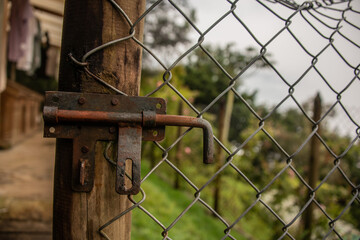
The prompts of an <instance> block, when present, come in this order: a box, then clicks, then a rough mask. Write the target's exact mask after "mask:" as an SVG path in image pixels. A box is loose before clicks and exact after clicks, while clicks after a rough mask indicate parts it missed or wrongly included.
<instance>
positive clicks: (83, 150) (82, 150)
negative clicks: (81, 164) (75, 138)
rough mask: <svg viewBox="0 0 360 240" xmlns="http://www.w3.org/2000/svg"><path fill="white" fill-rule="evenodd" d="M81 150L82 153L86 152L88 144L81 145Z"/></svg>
mask: <svg viewBox="0 0 360 240" xmlns="http://www.w3.org/2000/svg"><path fill="white" fill-rule="evenodd" d="M81 152H82V153H87V152H89V147H88V146H82V147H81Z"/></svg>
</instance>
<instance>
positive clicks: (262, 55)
mask: <svg viewBox="0 0 360 240" xmlns="http://www.w3.org/2000/svg"><path fill="white" fill-rule="evenodd" d="M108 2H109V3H110V4H111V5H112V6H113V7H114V8H115V9H116V10H117V11H118V12H119V15H120V16H121V17H122V18H124V19H125V20H126V22H127V24H128V27H129V34H128V35H127V36H123V37H122V38H120V39H115V40H113V41H111V42H108V43H105V44H103V45H101V46H98V47H97V48H95V49H93V50H91V51H89V52H88V53H86V54H85V55H84V56H82V57H81V60H78V59H76V58H75V57H74V56H72V55H71V53H69V55H70V57H71V59H72V60H73V61H74V62H75V63H76V64H78V65H79V66H81V67H83V68H84V71H85V72H86V73H87V74H89V75H90V76H92V77H93V79H94V80H96V81H99V82H100V83H102V84H104V85H106V86H108V87H109V88H111V89H113V90H114V91H115V92H116V93H118V94H123V95H124V94H125V93H123V92H121V91H119V90H117V89H116V88H114V87H112V86H111V85H109V84H108V83H106V81H105V80H103V79H101V78H100V77H99V76H97V75H95V74H94V73H92V72H91V71H90V70H89V68H88V65H89V64H88V63H87V59H88V58H91V56H92V55H93V54H96V53H97V52H98V51H99V50H101V49H103V48H106V47H108V46H110V45H114V44H121V42H123V41H135V42H136V43H137V44H139V45H140V46H141V47H142V49H143V51H144V53H145V54H147V55H148V58H149V59H150V62H151V63H150V65H151V66H154V68H155V69H158V71H162V79H156V80H154V81H153V82H151V83H150V84H151V89H150V90H148V92H145V93H144V94H143V95H144V96H155V95H157V94H160V95H161V93H162V92H163V91H170V92H171V95H173V96H174V99H180V100H181V101H182V102H183V103H184V104H185V105H186V108H187V109H189V110H190V114H195V115H196V116H197V117H204V118H210V120H211V114H210V113H209V112H211V109H213V108H214V107H216V106H218V105H219V103H220V101H223V100H224V99H225V98H226V97H227V96H228V95H229V94H230V93H232V94H233V95H234V96H235V100H234V101H235V102H240V103H241V104H242V105H243V106H245V107H246V109H247V112H248V113H249V114H250V115H251V117H252V118H253V119H254V121H255V122H256V124H257V125H256V127H254V126H252V128H251V129H250V130H249V132H248V133H247V135H246V137H244V138H243V140H242V141H241V142H237V143H233V144H228V143H225V142H223V141H221V139H220V140H219V136H218V135H217V134H215V135H214V139H215V141H216V142H217V144H218V146H219V147H220V148H221V149H222V150H221V151H223V153H224V154H225V155H224V157H223V158H224V159H223V162H221V165H220V166H218V168H216V169H215V170H214V171H213V172H212V173H211V174H207V175H206V176H203V177H202V181H196V183H195V181H194V180H193V179H194V178H193V176H192V175H191V173H188V172H186V171H184V169H181V168H179V167H178V166H177V164H175V163H174V161H173V158H174V157H173V156H172V155H171V154H170V153H171V151H174V150H173V149H175V148H176V147H177V146H178V145H179V144H180V142H182V141H184V139H186V137H187V135H189V134H191V133H192V132H193V131H194V130H192V129H187V130H186V131H184V132H183V133H181V134H180V135H179V137H178V138H177V139H174V140H173V141H172V142H171V143H168V144H166V146H165V144H163V143H158V142H154V143H153V144H155V146H156V147H157V148H158V150H160V151H161V154H162V157H161V159H158V161H157V162H156V165H155V166H152V167H151V168H150V169H149V170H147V171H146V173H145V175H144V176H143V179H142V183H144V182H146V181H147V180H148V179H149V177H151V176H152V175H154V174H155V172H158V171H159V169H162V168H163V167H164V166H167V167H168V168H170V169H172V171H173V172H174V173H175V174H177V175H178V176H179V177H180V178H181V179H182V181H183V182H184V183H186V186H187V187H186V188H187V189H191V192H192V193H193V198H192V200H191V202H189V203H188V204H187V205H186V206H185V207H184V208H183V210H182V212H180V213H178V215H177V217H176V218H174V219H170V220H169V221H168V222H167V223H164V222H162V221H160V220H159V219H158V218H157V215H156V212H152V211H149V210H148V209H146V208H145V203H146V201H147V199H148V198H152V197H155V198H156V196H152V193H151V192H146V190H144V189H142V190H141V195H142V198H141V199H140V200H135V199H138V197H137V198H134V197H132V196H129V200H130V201H131V202H132V203H133V204H134V205H133V206H132V207H131V208H130V209H128V210H126V211H125V212H123V213H120V214H119V215H117V216H114V218H113V219H111V220H109V222H107V223H104V225H103V226H102V227H101V228H100V229H99V231H100V234H102V236H104V237H105V238H107V239H108V237H107V235H106V227H108V226H109V225H111V223H112V222H114V221H116V220H117V219H119V218H120V217H122V216H123V215H124V214H126V213H128V212H130V211H132V210H134V209H138V210H141V211H142V212H144V213H145V214H146V216H147V217H148V218H149V219H151V220H152V221H153V222H154V223H155V224H157V225H158V226H159V227H160V229H162V230H161V231H160V232H159V238H162V239H172V238H171V236H172V231H171V230H172V229H174V228H176V227H177V226H179V225H181V220H182V219H183V218H184V216H186V215H188V214H191V211H192V209H193V208H194V206H195V205H200V206H202V207H203V208H204V209H206V210H207V211H208V212H209V213H210V214H209V218H215V219H217V220H218V221H219V223H221V224H223V230H224V234H223V237H222V239H237V237H236V236H235V235H234V234H232V232H233V231H232V230H234V231H241V227H239V226H241V224H242V222H243V221H245V220H244V219H247V216H249V215H251V213H252V212H254V211H255V210H254V209H256V208H261V209H262V211H263V212H264V213H265V214H267V215H270V216H271V218H272V219H273V220H274V221H275V222H277V223H278V225H277V226H278V230H280V231H281V232H282V233H281V234H279V235H278V236H277V239H296V236H295V235H294V229H295V228H296V226H298V225H299V222H300V219H301V217H302V216H303V215H304V212H305V211H306V210H307V209H308V208H309V206H310V205H313V206H315V208H316V209H317V212H318V213H319V214H321V215H322V216H323V217H324V218H325V221H326V222H327V224H328V227H327V229H326V231H325V232H322V233H321V237H322V239H333V238H335V239H343V237H344V236H343V234H344V233H343V232H342V229H341V227H339V222H340V221H341V220H342V218H343V216H344V214H346V212H348V211H349V208H351V207H355V208H359V203H360V196H359V186H360V185H359V184H360V183H359V182H353V179H351V178H350V177H349V171H351V169H343V165H342V160H343V158H344V157H345V156H346V154H347V153H348V152H349V151H350V149H352V148H353V147H354V146H356V145H358V138H359V134H360V130H359V127H360V126H359V121H358V115H357V112H358V111H356V110H355V111H353V109H354V108H355V107H356V106H358V105H357V102H358V100H359V99H358V97H357V93H356V92H357V90H358V89H359V85H358V84H359V80H360V79H359V66H360V59H359V56H360V55H359V49H360V48H359V44H360V41H359V36H360V34H359V30H360V28H359V27H360V26H359V23H360V17H359V16H360V14H359V13H360V6H359V2H356V1H351V0H338V1H336V0H322V1H293V0H256V1H252V2H251V3H250V2H249V1H244V2H243V1H236V0H234V1H230V0H228V1H216V4H215V3H209V5H214V6H216V5H219V9H217V10H216V12H217V14H216V16H212V18H211V22H204V21H203V22H200V23H197V22H196V21H194V20H193V18H192V17H191V16H190V15H189V13H188V11H186V8H185V7H184V6H183V5H182V4H180V2H178V1H175V0H167V1H165V0H158V1H151V2H148V4H147V5H148V7H147V10H146V11H145V12H144V13H143V14H142V16H141V17H140V18H139V19H137V20H136V21H134V22H132V21H131V20H130V19H129V18H128V16H127V14H126V12H125V11H124V10H123V9H122V8H121V7H120V6H119V5H118V4H117V3H116V1H113V0H108ZM161 4H168V5H169V6H170V7H171V9H172V11H174V12H175V13H176V14H177V15H178V16H180V17H181V19H182V20H183V21H184V22H185V23H186V24H188V25H189V27H190V29H191V30H190V31H191V38H192V39H191V40H190V41H189V42H190V43H187V44H186V45H185V47H184V46H183V47H180V48H179V49H177V51H175V52H174V53H173V54H170V56H169V54H162V53H160V52H158V51H157V50H156V49H152V48H151V47H150V46H148V45H147V44H146V43H142V42H140V41H139V40H138V39H136V38H135V32H136V30H137V25H138V24H139V22H141V21H145V19H146V18H148V17H151V16H153V15H152V14H155V13H156V9H157V8H158V7H159V6H160V5H161ZM206 4H208V3H207V2H205V1H204V2H203V3H201V4H199V6H200V7H199V9H200V10H199V11H201V8H202V6H204V5H206ZM220 6H221V7H220ZM246 6H253V11H254V12H252V13H251V12H250V13H249V12H248V11H247V10H248V9H247V8H246ZM204 8H205V7H204ZM221 8H223V9H226V10H224V11H221ZM250 8H251V7H250ZM255 11H260V12H261V13H260V14H263V15H266V18H261V17H260V16H259V15H256V12H255ZM251 14H253V15H254V16H256V18H254V17H253V16H251ZM249 19H250V20H249ZM268 19H271V20H272V21H271V22H269V21H267V20H268ZM271 26H272V27H271ZM145 28H146V22H145ZM219 29H220V30H219ZM225 30H231V31H230V32H228V33H227V35H223V34H222V33H223V32H224V31H225ZM218 31H220V33H221V34H219V32H218ZM235 33H239V34H238V35H236V34H235ZM169 34H171V32H169ZM216 35H217V36H216ZM234 36H235V37H234ZM239 36H240V38H239ZM145 38H146V36H145ZM215 38H218V39H223V40H219V41H220V42H218V43H219V44H223V45H224V43H226V42H230V41H232V40H229V39H235V41H234V42H235V44H238V46H239V47H240V48H242V47H245V45H250V46H251V47H252V48H253V49H255V50H253V51H252V52H254V51H255V54H252V56H251V58H250V59H249V60H248V61H247V62H246V64H245V65H243V66H241V67H240V68H239V69H237V71H236V72H229V71H228V67H227V66H226V65H224V64H223V62H222V61H220V60H219V59H218V56H217V55H216V53H215V52H214V51H213V49H211V48H209V47H208V44H209V43H212V42H213V43H214V42H216V39H215ZM221 41H223V42H221ZM195 51H200V52H201V53H202V56H203V57H206V58H207V59H210V60H211V61H212V63H213V67H214V68H217V69H218V70H219V71H220V72H221V74H222V75H223V76H225V77H226V78H227V87H225V88H224V89H218V90H219V92H220V93H219V94H218V95H217V96H216V97H215V98H214V99H209V100H208V102H207V104H206V105H202V106H201V107H199V106H198V105H195V104H194V102H193V100H192V99H191V98H189V97H187V95H186V94H184V93H183V92H182V87H181V86H179V85H178V84H176V83H174V74H173V71H175V69H176V67H178V66H181V65H184V64H186V63H188V62H189V61H190V60H189V59H190V57H191V56H192V54H193V53H194V52H195ZM198 61H202V59H198ZM259 62H261V64H263V65H265V66H266V68H263V69H259V68H256V66H257V64H259ZM264 76H265V77H264ZM259 78H260V79H263V80H262V82H261V81H260V85H261V83H264V84H265V85H264V86H263V87H262V86H260V88H261V87H262V89H260V90H259V95H260V98H261V97H263V101H264V102H267V103H268V104H265V105H264V106H265V108H266V111H264V110H261V109H259V108H258V107H257V106H256V105H254V103H253V102H252V101H250V100H249V99H248V98H247V97H246V94H247V93H246V90H249V89H251V87H252V86H254V85H252V82H254V81H256V79H259ZM160 80H161V82H159V81H160ZM193 81H196V79H194V80H193ZM239 83H241V84H240V87H239ZM247 84H248V85H247ZM271 85H274V86H271ZM266 87H269V88H270V90H267V89H266ZM275 87H276V88H277V89H275V90H274V91H275V92H274V91H272V90H273V89H274V88H275ZM266 91H268V93H266ZM269 91H270V93H269ZM317 91H320V92H321V94H322V95H324V94H325V100H326V103H327V105H326V107H325V110H324V111H323V112H322V114H321V117H320V118H319V119H313V117H312V111H311V110H309V109H308V108H307V107H306V106H305V105H306V104H305V103H306V101H305V100H306V99H307V98H308V97H309V93H311V94H313V95H314V93H316V92H317ZM267 94H268V96H267ZM289 106H292V107H296V108H297V109H298V110H299V111H300V112H301V114H302V117H303V118H304V119H305V121H306V122H307V123H308V124H309V125H311V126H312V129H311V131H309V132H308V133H307V135H306V136H305V137H304V138H303V139H301V141H300V142H299V141H297V142H296V143H295V142H294V144H298V145H296V146H293V148H292V149H290V150H289V148H287V147H284V146H282V143H280V142H279V141H278V139H277V137H276V134H275V133H274V130H273V129H270V130H269V128H270V127H269V126H268V125H267V123H269V122H270V119H273V118H276V117H277V114H278V113H279V112H281V111H285V110H286V109H287V107H289ZM284 109H285V110H284ZM335 111H336V112H337V113H339V112H340V113H341V114H340V115H341V116H342V117H339V118H335V119H336V120H328V119H334V118H332V115H333V114H334V112H335ZM327 121H329V123H327ZM335 121H340V122H341V123H340V126H338V128H340V132H341V131H342V133H341V134H345V135H346V136H348V137H349V138H351V140H350V141H349V142H348V144H347V146H346V147H344V148H343V149H342V150H341V151H340V152H339V151H337V150H336V151H335V150H334V149H333V147H332V145H331V144H329V141H328V139H327V138H326V137H324V136H323V135H322V133H321V131H320V125H321V126H323V125H325V124H327V126H328V127H330V128H331V129H335V127H336V126H335V124H334V122H335ZM344 121H347V124H343V123H344ZM230 131H231V127H230ZM334 131H335V130H334ZM339 134H340V133H339ZM294 135H296V133H294ZM259 136H262V137H263V138H265V139H266V141H268V142H270V144H271V145H273V146H274V148H275V149H276V151H277V152H278V153H279V156H280V157H279V161H280V163H281V164H282V165H279V166H281V167H280V168H279V167H278V168H276V169H272V170H270V168H269V169H265V171H272V172H271V174H267V175H268V177H267V178H266V182H265V183H264V184H263V185H261V184H259V183H257V182H256V181H254V180H253V179H251V178H249V177H248V174H247V173H246V172H245V171H244V170H243V169H242V165H241V164H239V162H244V161H246V157H242V156H246V152H247V151H250V150H249V144H251V143H252V142H254V141H260V139H258V138H259ZM314 138H315V139H317V140H318V141H319V142H320V144H321V147H322V148H323V149H324V152H325V153H326V155H327V156H329V158H330V159H331V161H329V162H328V165H327V168H326V174H324V177H323V178H322V179H319V181H318V182H317V183H316V186H315V187H314V186H310V185H309V183H308V180H307V177H308V176H306V175H305V174H304V173H306V171H303V170H302V169H300V167H299V166H300V164H299V163H298V162H299V161H300V160H301V159H300V160H299V159H298V158H299V156H301V155H300V154H301V152H303V151H304V148H306V146H307V145H308V144H309V143H310V141H311V139H314ZM290 141H291V140H290ZM194 144H196V143H194ZM110 145H111V144H110V143H109V145H108V148H107V149H106V150H105V153H104V155H105V158H106V159H107V160H108V161H109V162H110V163H111V164H114V163H113V161H112V160H111V159H112V157H111V156H109V155H108V150H109V147H110ZM239 156H240V157H241V158H240V159H241V160H240V161H239ZM192 157H194V156H192ZM196 157H201V156H196ZM358 161H359V160H358ZM192 162H194V161H192ZM331 162H332V163H331ZM250 164H254V166H253V169H254V171H256V168H257V166H256V165H255V163H250ZM263 170H264V169H263ZM228 172H231V173H232V175H231V176H233V177H234V178H236V179H237V181H239V182H241V184H246V185H247V186H250V187H251V188H252V192H249V193H248V194H249V196H250V197H249V198H250V199H252V200H251V201H250V202H249V201H248V202H247V203H249V204H248V205H247V206H246V207H245V208H244V209H242V210H241V211H239V212H233V213H232V214H233V216H232V217H228V216H224V215H223V214H222V213H219V212H217V211H216V210H215V209H214V208H213V207H212V206H211V204H212V203H210V202H209V198H208V197H204V196H203V195H204V194H205V193H208V192H209V191H210V192H211V189H212V187H213V184H214V181H216V179H217V178H218V177H219V176H220V175H221V176H226V175H227V174H228ZM189 174H190V175H189ZM193 174H194V173H193ZM199 174H201V173H199ZM335 174H338V175H339V176H340V178H341V179H342V181H344V182H345V184H346V186H347V189H348V198H347V201H346V202H344V203H342V205H341V206H342V208H341V210H339V211H338V214H337V215H336V216H334V215H331V214H329V213H328V212H327V207H326V206H324V205H323V204H322V203H321V202H319V200H318V199H317V193H318V192H319V191H321V189H322V187H323V186H324V184H326V183H327V182H328V181H329V179H330V178H331V177H332V176H334V175H335ZM285 175H286V176H287V175H292V176H293V177H294V179H296V181H297V182H298V183H299V185H301V187H302V188H303V189H305V193H307V192H308V193H309V195H307V196H306V198H305V201H304V202H302V203H300V204H298V206H299V207H298V208H297V209H296V210H295V212H294V213H293V214H290V215H291V216H290V217H289V214H288V215H286V214H283V210H281V209H278V207H276V206H274V204H272V203H271V201H269V197H270V196H272V195H273V193H274V189H273V186H274V184H275V182H277V181H284V176H285ZM260 176H264V177H265V173H260ZM269 176H271V177H269ZM264 179H265V178H264ZM237 181H234V184H236V182H237ZM294 181H295V180H294ZM284 184H285V185H286V184H288V185H289V183H286V182H285V183H284ZM233 187H234V188H236V186H233ZM230 189H231V187H229V186H226V187H225V186H224V187H223V191H231V190H230ZM303 197H304V196H297V198H298V200H299V201H301V200H302V198H303ZM270 198H271V197H270ZM230 199H231V200H232V201H241V199H240V198H238V197H237V196H233V197H230ZM299 201H298V202H299ZM164 207H165V208H166V206H159V208H164ZM210 215H211V216H210ZM314 224H316V223H314ZM239 229H240V230H239ZM160 233H161V235H160ZM243 234H245V233H243ZM245 235H246V234H245ZM161 236H162V237H161ZM245 238H251V236H245ZM173 239H176V236H174V238H173Z"/></svg>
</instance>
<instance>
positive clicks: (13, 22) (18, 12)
mask: <svg viewBox="0 0 360 240" xmlns="http://www.w3.org/2000/svg"><path fill="white" fill-rule="evenodd" d="M32 16H33V15H32V8H31V5H30V3H29V0H12V1H11V15H10V27H11V29H10V32H9V36H8V47H9V48H8V49H9V52H8V59H9V61H12V62H17V61H18V59H19V58H20V57H21V56H22V55H23V54H24V50H23V49H22V47H21V46H22V44H24V43H25V41H26V38H27V35H28V31H29V24H28V21H29V20H30V18H31V17H32Z"/></svg>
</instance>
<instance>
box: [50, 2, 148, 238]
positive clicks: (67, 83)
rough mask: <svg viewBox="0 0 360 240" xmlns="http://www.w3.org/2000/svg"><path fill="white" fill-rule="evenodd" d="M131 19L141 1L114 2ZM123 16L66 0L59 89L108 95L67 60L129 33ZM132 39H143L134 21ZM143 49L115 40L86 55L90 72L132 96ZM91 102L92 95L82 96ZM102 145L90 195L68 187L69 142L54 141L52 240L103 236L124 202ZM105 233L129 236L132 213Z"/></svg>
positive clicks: (102, 5) (92, 4)
mask: <svg viewBox="0 0 360 240" xmlns="http://www.w3.org/2000/svg"><path fill="white" fill-rule="evenodd" d="M115 1H116V2H117V3H118V4H119V5H120V7H121V8H122V9H123V10H124V12H125V13H126V14H127V15H128V17H129V18H130V19H131V21H133V22H135V20H136V19H137V18H138V17H139V16H140V14H142V13H143V12H144V10H145V0H132V1H127V0H115ZM129 31H130V27H129V24H128V23H127V22H126V20H125V18H124V17H123V16H122V15H121V14H120V13H119V12H118V11H117V10H116V9H115V8H114V7H113V6H112V5H111V4H110V1H107V0H92V1H85V0H66V1H65V11H64V24H63V36H62V45H61V60H60V73H59V91H72V92H88V93H112V92H111V90H109V89H108V88H106V87H104V86H103V85H101V84H99V83H98V82H96V81H95V80H94V79H93V78H92V77H91V76H89V75H86V73H85V72H84V71H83V69H82V68H81V67H80V68H79V67H78V66H77V65H75V64H74V63H73V62H72V61H71V60H70V59H69V54H70V53H71V54H72V55H73V56H74V57H75V58H76V59H78V60H81V57H82V56H83V55H84V54H85V53H87V52H88V51H90V50H92V49H94V48H95V47H98V46H100V45H102V44H104V43H106V42H109V41H111V40H114V39H119V38H122V37H125V36H128V35H129ZM135 31H136V32H135V37H136V38H137V39H139V40H140V41H142V35H143V24H138V25H136V28H135ZM141 56H142V49H141V47H140V46H139V45H137V44H136V43H135V42H134V41H133V40H132V39H129V40H126V41H124V42H120V43H117V44H115V45H112V46H110V47H107V48H105V49H103V50H100V51H99V52H97V53H95V54H93V55H91V56H90V57H89V58H88V60H87V62H88V63H89V68H90V71H91V72H93V73H95V74H96V75H97V76H99V77H101V78H102V79H104V80H105V81H107V82H108V83H110V84H111V85H112V86H114V87H116V88H117V89H119V90H121V91H122V92H125V93H126V94H128V95H130V96H137V95H138V93H139V85H140V71H141ZM86 101H91V99H86ZM103 151H104V144H102V143H98V144H97V146H96V157H95V179H94V188H93V189H92V191H91V192H89V193H84V192H74V191H73V190H72V188H71V172H72V171H71V169H72V140H68V139H58V140H57V143H56V159H55V177H54V206H53V217H54V220H53V239H104V238H103V237H102V236H101V235H100V234H99V232H98V229H99V228H100V226H102V225H103V224H104V223H106V222H107V221H109V220H110V219H112V218H113V217H114V216H115V215H117V214H119V213H121V212H122V211H124V210H125V209H127V208H128V207H129V206H131V203H130V201H129V200H128V199H127V196H120V195H119V194H117V193H116V191H115V179H116V169H114V168H113V167H112V166H111V165H110V164H109V163H108V162H107V161H106V160H105V159H104V157H103ZM104 232H105V233H106V235H107V236H109V238H110V239H130V233H131V213H128V214H126V215H125V216H123V217H122V218H120V219H119V220H117V221H116V222H114V223H113V224H111V225H110V226H109V227H108V228H106V229H104Z"/></svg>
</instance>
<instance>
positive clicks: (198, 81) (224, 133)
mask: <svg viewBox="0 0 360 240" xmlns="http://www.w3.org/2000/svg"><path fill="white" fill-rule="evenodd" d="M204 49H206V51H207V52H208V53H209V54H211V56H214V58H215V59H216V62H215V60H214V59H212V58H211V57H209V56H208V54H207V53H206V51H204ZM255 55H256V53H255V50H254V49H253V48H251V47H249V48H247V49H246V52H245V53H243V52H240V51H238V50H236V49H235V45H234V44H227V45H225V47H212V46H209V45H208V46H202V47H201V48H198V49H197V50H196V51H195V52H194V53H193V54H192V55H191V56H190V57H189V62H188V63H187V65H186V66H185V71H186V73H185V75H184V81H185V83H186V85H188V86H189V87H190V89H193V90H196V91H198V92H199V94H198V96H197V97H196V98H195V104H198V105H201V106H203V107H204V106H207V105H208V104H210V103H211V102H212V101H213V100H214V99H215V98H216V97H218V96H219V95H220V94H221V93H222V92H223V91H224V90H225V89H226V88H227V87H228V86H229V85H230V84H231V82H232V81H233V80H235V81H236V84H235V86H234V87H235V88H237V87H238V86H239V84H240V82H239V81H238V79H233V78H234V77H236V75H237V74H238V73H239V72H240V71H241V70H242V69H243V68H244V67H246V66H247V65H248V64H249V63H250V62H251V60H252V59H253V58H254V57H255ZM218 65H220V66H221V67H219V66H218ZM255 66H257V67H265V66H266V65H265V64H264V63H263V62H262V61H257V62H256V63H255ZM233 94H234V93H233V92H232V91H229V92H227V94H226V96H225V97H222V98H220V99H219V100H218V102H217V103H216V104H215V105H214V106H212V107H211V108H210V109H209V112H211V113H215V114H216V115H217V119H216V120H217V123H218V133H217V138H218V139H219V141H220V142H222V143H223V144H225V145H227V141H228V136H229V128H230V121H231V119H232V118H236V117H239V121H238V119H234V122H241V123H246V121H247V119H246V118H243V117H242V116H240V115H239V114H238V113H237V114H232V113H233V109H234V95H233ZM244 108H246V107H245V105H243V104H241V105H237V106H236V110H240V111H239V112H242V113H244V112H245V111H241V110H242V109H244ZM244 120H245V121H244ZM235 127H238V128H239V129H235V128H233V126H232V132H236V133H237V134H236V133H235V134H232V135H231V137H234V139H231V140H238V139H237V137H238V136H240V132H241V130H243V129H244V128H246V126H245V124H244V125H239V124H236V125H235ZM224 161H225V153H224V151H223V149H222V148H221V146H219V145H217V148H216V151H215V162H216V164H217V167H218V168H220V167H221V166H222V165H223V163H224ZM214 184H215V188H214V210H215V211H217V212H218V213H219V212H220V199H221V196H220V195H221V194H220V189H221V175H218V176H217V178H216V179H215V181H214Z"/></svg>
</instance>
